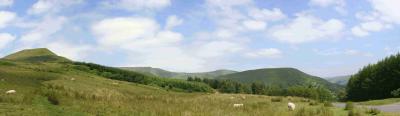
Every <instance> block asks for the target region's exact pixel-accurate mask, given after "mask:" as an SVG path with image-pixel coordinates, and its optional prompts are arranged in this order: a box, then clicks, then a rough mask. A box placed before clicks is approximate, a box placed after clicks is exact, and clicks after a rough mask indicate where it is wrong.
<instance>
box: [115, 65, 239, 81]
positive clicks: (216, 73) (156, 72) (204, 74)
mask: <svg viewBox="0 0 400 116" xmlns="http://www.w3.org/2000/svg"><path fill="white" fill-rule="evenodd" d="M121 69H125V70H130V71H137V72H141V73H147V74H152V75H155V76H158V77H165V78H176V79H186V78H187V77H199V78H215V77H218V76H221V75H227V74H232V73H236V72H237V71H233V70H216V71H211V72H199V73H184V72H171V71H167V70H163V69H160V68H152V67H121Z"/></svg>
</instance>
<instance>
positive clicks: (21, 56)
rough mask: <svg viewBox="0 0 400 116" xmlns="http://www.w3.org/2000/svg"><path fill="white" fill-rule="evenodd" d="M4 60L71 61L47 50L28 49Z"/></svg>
mask: <svg viewBox="0 0 400 116" xmlns="http://www.w3.org/2000/svg"><path fill="white" fill-rule="evenodd" d="M3 59H6V60H12V61H24V62H70V61H71V60H69V59H67V58H64V57H61V56H58V55H56V54H55V53H53V52H51V51H50V50H48V49H47V48H37V49H26V50H22V51H19V52H16V53H14V54H11V55H8V56H6V57H4V58H3Z"/></svg>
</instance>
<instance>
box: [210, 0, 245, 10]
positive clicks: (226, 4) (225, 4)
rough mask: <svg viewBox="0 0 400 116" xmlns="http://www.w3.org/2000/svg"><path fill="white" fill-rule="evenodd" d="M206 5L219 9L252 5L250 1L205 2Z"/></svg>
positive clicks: (214, 0)
mask: <svg viewBox="0 0 400 116" xmlns="http://www.w3.org/2000/svg"><path fill="white" fill-rule="evenodd" d="M206 2H207V4H208V5H212V6H216V7H221V8H228V7H233V6H239V5H249V4H251V3H253V1H252V0H229V1H226V0H207V1H206Z"/></svg>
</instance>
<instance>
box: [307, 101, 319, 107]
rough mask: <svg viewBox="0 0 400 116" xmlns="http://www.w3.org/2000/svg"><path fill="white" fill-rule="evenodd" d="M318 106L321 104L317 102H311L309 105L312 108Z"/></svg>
mask: <svg viewBox="0 0 400 116" xmlns="http://www.w3.org/2000/svg"><path fill="white" fill-rule="evenodd" d="M318 104H319V103H318V102H316V101H311V102H310V103H309V105H310V106H316V105H318Z"/></svg>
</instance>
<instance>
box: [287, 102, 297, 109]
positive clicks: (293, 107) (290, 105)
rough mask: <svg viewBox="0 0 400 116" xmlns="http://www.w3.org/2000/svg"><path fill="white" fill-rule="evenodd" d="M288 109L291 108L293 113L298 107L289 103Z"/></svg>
mask: <svg viewBox="0 0 400 116" xmlns="http://www.w3.org/2000/svg"><path fill="white" fill-rule="evenodd" d="M288 108H289V110H290V111H293V110H294V109H295V108H296V105H295V104H294V103H292V102H289V103H288Z"/></svg>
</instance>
